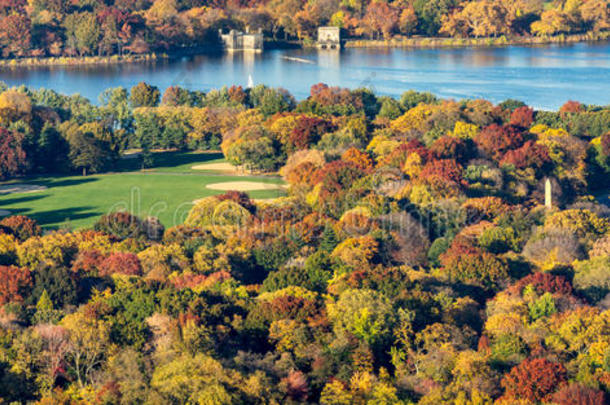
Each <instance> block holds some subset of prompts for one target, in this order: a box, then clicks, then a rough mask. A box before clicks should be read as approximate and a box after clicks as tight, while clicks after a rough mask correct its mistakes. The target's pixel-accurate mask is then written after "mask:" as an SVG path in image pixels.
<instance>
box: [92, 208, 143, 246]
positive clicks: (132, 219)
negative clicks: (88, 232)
mask: <svg viewBox="0 0 610 405" xmlns="http://www.w3.org/2000/svg"><path fill="white" fill-rule="evenodd" d="M93 228H94V229H95V230H96V231H99V232H104V233H106V234H108V235H112V236H114V237H116V238H117V239H119V240H124V239H127V238H140V237H143V236H145V231H144V227H143V225H142V221H140V218H138V217H136V216H135V215H132V214H130V213H128V212H113V213H111V214H108V215H104V216H102V217H101V218H100V219H99V220H98V221H97V222H96V223H95V225H94V226H93Z"/></svg>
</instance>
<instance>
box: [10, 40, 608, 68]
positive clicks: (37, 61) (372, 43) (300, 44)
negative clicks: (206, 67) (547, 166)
mask: <svg viewBox="0 0 610 405" xmlns="http://www.w3.org/2000/svg"><path fill="white" fill-rule="evenodd" d="M609 39H610V31H603V32H598V33H586V34H572V35H563V34H561V35H555V36H549V37H512V38H509V37H505V36H500V37H485V38H444V37H408V38H392V39H388V40H384V39H345V40H342V48H346V49H355V48H371V49H372V48H377V49H382V48H387V49H392V48H412V49H442V48H447V49H450V48H501V47H507V46H546V45H567V44H578V43H592V42H603V41H606V40H609ZM315 46H316V45H315V42H313V43H306V42H305V41H272V40H270V41H268V42H266V43H265V50H277V49H296V48H303V49H307V48H315ZM218 52H223V50H222V47H219V46H217V45H210V46H199V47H193V48H184V49H180V50H177V51H173V52H159V53H157V52H151V53H147V54H138V55H123V56H121V55H109V56H57V57H44V58H36V57H27V58H19V59H0V69H4V68H18V67H19V68H23V67H25V68H28V67H32V68H39V67H80V66H100V65H118V64H131V63H142V62H155V61H158V60H171V59H177V58H180V57H185V56H194V55H202V54H209V53H218ZM245 52H247V51H245ZM263 52H264V51H263Z"/></svg>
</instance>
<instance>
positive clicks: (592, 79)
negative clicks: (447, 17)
mask: <svg viewBox="0 0 610 405" xmlns="http://www.w3.org/2000/svg"><path fill="white" fill-rule="evenodd" d="M249 77H252V81H253V82H254V84H260V83H263V84H266V85H269V86H274V87H284V88H286V89H288V90H289V91H290V92H291V93H292V94H294V95H295V97H296V98H297V99H303V98H305V97H307V95H308V93H309V88H310V87H311V85H313V84H316V83H319V82H324V83H327V84H329V85H334V86H342V87H349V88H357V87H362V86H365V87H369V88H371V89H373V90H374V91H375V92H376V93H377V94H381V95H391V96H399V95H400V94H401V93H402V92H404V91H405V90H409V89H414V90H419V91H430V92H432V93H435V94H436V95H438V96H441V97H445V98H454V99H461V98H486V99H489V100H491V101H493V102H500V101H503V100H505V99H507V98H514V99H518V100H522V101H524V102H526V103H527V104H529V105H531V106H534V107H536V108H539V109H557V108H558V107H560V106H561V105H562V104H563V103H564V102H566V101H567V100H578V101H580V102H583V103H587V104H597V105H607V104H610V42H602V43H580V44H573V45H561V46H560V45H550V46H539V47H525V46H514V47H502V48H477V49H469V48H462V49H397V48H393V49H353V48H352V49H343V50H341V51H332V50H320V51H318V50H316V49H292V50H269V51H265V52H263V53H262V54H242V53H235V54H222V53H218V54H206V55H197V56H189V57H182V58H177V59H174V60H164V61H157V62H154V63H135V64H123V65H113V66H80V67H37V68H21V67H20V68H15V69H11V68H3V69H0V81H4V82H5V83H7V84H9V85H21V84H25V85H27V86H30V87H33V88H40V87H46V88H51V89H54V90H57V91H59V92H62V93H66V94H73V93H80V94H81V95H83V96H85V97H87V98H89V99H91V100H92V101H97V99H98V96H99V94H100V93H101V92H102V91H103V90H104V89H106V88H109V87H116V86H123V87H127V88H129V87H131V86H133V85H135V84H137V83H138V82H140V81H145V82H148V83H151V84H154V85H156V86H158V87H159V88H161V89H165V88H166V87H168V86H171V85H181V86H184V87H186V88H189V89H193V90H195V89H197V90H204V91H206V90H209V89H212V88H218V87H221V86H223V85H227V86H230V85H233V84H240V85H243V86H244V87H245V86H246V85H247V84H248V81H249Z"/></svg>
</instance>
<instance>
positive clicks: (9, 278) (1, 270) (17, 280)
mask: <svg viewBox="0 0 610 405" xmlns="http://www.w3.org/2000/svg"><path fill="white" fill-rule="evenodd" d="M0 283H1V284H2V286H1V288H0V305H4V304H7V303H9V302H21V301H23V300H24V299H25V298H26V297H27V295H28V292H29V291H30V289H31V287H32V276H31V274H30V271H29V270H28V269H26V268H22V267H16V266H0Z"/></svg>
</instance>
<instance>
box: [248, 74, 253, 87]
mask: <svg viewBox="0 0 610 405" xmlns="http://www.w3.org/2000/svg"><path fill="white" fill-rule="evenodd" d="M252 87H254V80H252V75H248V88H249V89H251V88H252Z"/></svg>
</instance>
